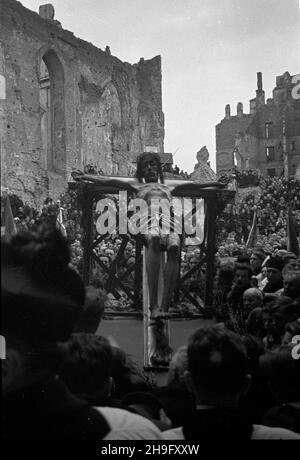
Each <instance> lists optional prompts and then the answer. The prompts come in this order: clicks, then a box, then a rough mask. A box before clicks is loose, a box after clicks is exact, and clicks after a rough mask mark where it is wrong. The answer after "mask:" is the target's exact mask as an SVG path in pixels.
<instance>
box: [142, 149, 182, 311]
mask: <svg viewBox="0 0 300 460" xmlns="http://www.w3.org/2000/svg"><path fill="white" fill-rule="evenodd" d="M136 176H137V179H138V181H139V184H140V185H139V186H138V187H137V189H138V191H137V195H136V196H137V198H141V199H143V200H145V201H146V203H147V205H148V207H149V213H148V222H147V225H148V228H151V231H150V232H149V233H147V234H145V235H143V239H144V244H145V246H146V247H147V248H148V255H147V258H146V272H147V278H148V288H149V301H150V312H151V316H152V317H153V318H154V317H157V316H163V315H165V314H167V312H168V310H169V307H170V303H171V301H172V298H173V293H174V288H175V284H176V280H177V276H178V271H179V257H180V243H181V241H180V236H179V235H178V234H176V233H175V232H174V226H173V227H172V222H170V224H171V225H170V233H169V234H167V235H166V234H162V228H161V225H160V222H161V221H162V219H163V216H162V215H161V214H160V213H161V211H160V210H159V209H158V210H157V211H156V214H155V213H154V214H153V211H154V210H153V209H152V210H150V206H151V201H152V200H158V201H160V200H167V201H168V202H171V201H172V198H173V197H172V193H171V190H170V188H169V187H168V186H167V185H165V184H164V177H163V172H162V167H161V163H160V158H159V155H158V154H157V153H152V152H150V153H144V154H142V155H140V156H139V157H138V160H137V173H136ZM159 181H160V182H159ZM153 220H156V222H153ZM153 224H154V225H153ZM155 224H156V225H155ZM161 251H166V252H167V262H166V266H165V270H164V288H163V297H162V303H161V305H158V282H159V272H160V263H161Z"/></svg>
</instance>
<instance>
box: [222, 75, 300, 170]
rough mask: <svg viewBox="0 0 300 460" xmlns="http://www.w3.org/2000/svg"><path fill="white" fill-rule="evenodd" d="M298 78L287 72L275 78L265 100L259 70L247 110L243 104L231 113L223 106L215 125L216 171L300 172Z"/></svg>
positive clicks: (239, 104) (299, 99)
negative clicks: (223, 109)
mask: <svg viewBox="0 0 300 460" xmlns="http://www.w3.org/2000/svg"><path fill="white" fill-rule="evenodd" d="M299 80H300V79H299ZM297 81H298V79H297V78H296V79H295V78H294V77H293V76H291V75H290V74H289V73H288V72H285V73H284V74H283V75H281V76H278V77H276V87H275V88H274V90H273V98H271V99H267V101H266V102H265V92H264V90H263V84H262V74H261V72H259V73H258V74H257V90H256V97H255V98H254V99H252V100H250V113H249V114H245V113H243V104H242V103H238V104H237V114H236V115H233V116H232V115H231V113H230V106H229V105H227V106H226V107H225V118H224V119H223V120H222V121H221V122H220V123H219V124H218V125H217V126H216V165H217V173H218V174H220V173H222V172H223V171H228V170H230V169H231V168H233V166H237V167H238V168H239V169H241V170H247V169H259V170H260V171H261V172H262V173H263V174H264V175H269V176H280V175H282V174H285V175H286V176H289V175H295V174H297V175H298V174H300V94H299V97H298V92H297V90H296V85H295V82H297ZM298 86H299V85H298Z"/></svg>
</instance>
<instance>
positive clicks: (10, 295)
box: [1, 227, 85, 394]
mask: <svg viewBox="0 0 300 460" xmlns="http://www.w3.org/2000/svg"><path fill="white" fill-rule="evenodd" d="M1 249H2V251H1V265H2V285H1V300H2V321H3V334H4V336H5V337H6V342H7V359H6V360H5V362H4V363H3V367H4V373H3V376H2V377H3V380H2V382H3V387H2V388H3V392H4V394H7V393H10V392H11V391H14V390H18V389H22V388H23V387H27V386H29V385H33V384H39V383H41V382H43V380H47V378H50V377H51V376H52V375H54V374H55V372H56V371H57V367H59V364H60V361H61V359H62V353H61V351H62V347H61V346H60V345H59V342H64V341H66V340H67V339H68V338H69V335H70V333H71V332H72V328H73V327H74V325H75V323H76V321H77V320H78V318H79V315H80V312H81V309H82V306H83V304H84V301H85V289H84V285H83V282H82V281H81V279H80V277H79V275H77V273H76V272H75V271H74V270H72V269H71V268H69V262H70V255H69V250H68V246H67V242H66V240H65V239H64V237H63V236H62V235H61V234H60V232H59V231H57V230H50V229H49V228H47V227H41V228H39V229H37V230H35V231H34V232H23V233H20V234H17V235H16V236H14V237H12V238H11V239H10V240H9V241H6V242H3V243H2V248H1Z"/></svg>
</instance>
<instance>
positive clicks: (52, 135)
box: [40, 50, 66, 174]
mask: <svg viewBox="0 0 300 460" xmlns="http://www.w3.org/2000/svg"><path fill="white" fill-rule="evenodd" d="M40 113H41V138H42V147H43V152H44V167H45V169H47V170H48V171H53V172H56V173H58V174H63V173H64V171H65V166H66V142H65V109H64V72H63V67H62V64H61V62H60V60H59V59H58V57H57V55H56V53H55V52H54V51H53V50H50V51H48V52H47V53H45V54H44V56H43V58H42V60H41V63H40Z"/></svg>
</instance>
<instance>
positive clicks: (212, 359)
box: [186, 326, 251, 407]
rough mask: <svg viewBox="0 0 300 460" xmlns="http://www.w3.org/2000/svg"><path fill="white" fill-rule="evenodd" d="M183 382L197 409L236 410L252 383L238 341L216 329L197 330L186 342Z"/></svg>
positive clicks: (245, 357)
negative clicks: (228, 408)
mask: <svg viewBox="0 0 300 460" xmlns="http://www.w3.org/2000/svg"><path fill="white" fill-rule="evenodd" d="M188 363H189V371H187V372H186V378H187V379H188V382H189V384H190V385H191V387H192V388H193V391H194V393H195V395H196V400H197V404H198V405H205V406H211V407H237V405H238V401H239V398H240V396H241V394H242V393H243V392H246V391H247V389H248V387H249V385H250V381H251V377H250V376H249V375H247V355H246V348H245V346H244V345H243V342H242V340H241V339H240V337H239V336H238V335H237V334H235V333H233V332H231V331H228V330H226V329H224V328H220V327H219V326H212V327H209V328H201V329H199V330H198V331H197V332H196V333H195V334H194V335H193V336H192V337H191V338H190V340H189V345H188Z"/></svg>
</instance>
